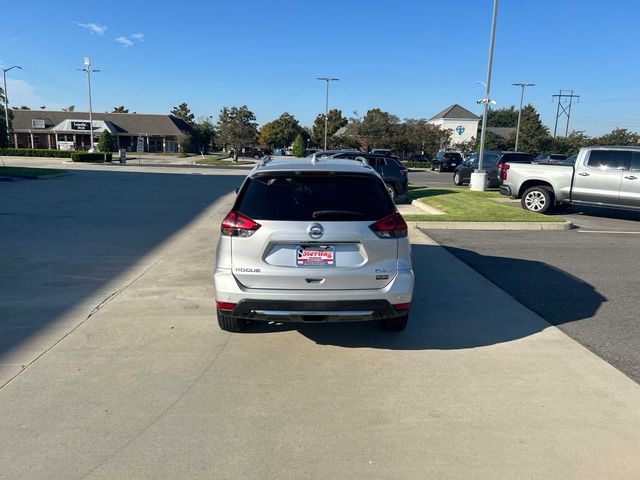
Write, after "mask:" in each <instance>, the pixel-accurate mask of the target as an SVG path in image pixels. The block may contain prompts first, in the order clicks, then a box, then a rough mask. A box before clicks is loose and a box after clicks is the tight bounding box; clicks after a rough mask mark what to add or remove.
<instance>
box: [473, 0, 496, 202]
mask: <svg viewBox="0 0 640 480" xmlns="http://www.w3.org/2000/svg"><path fill="white" fill-rule="evenodd" d="M497 18H498V0H493V17H492V19H491V41H490V42H489V62H488V65H487V81H486V90H485V95H484V98H483V99H482V100H481V103H483V104H484V112H483V114H482V131H481V132H480V155H479V158H478V169H477V170H476V171H475V172H474V173H472V174H471V182H470V185H469V189H470V190H476V191H481V192H483V191H485V190H486V189H487V173H486V172H485V171H484V170H483V169H482V162H483V160H484V138H485V134H486V133H487V112H488V109H489V102H491V99H490V93H491V68H492V67H493V44H494V41H495V38H496V20H497Z"/></svg>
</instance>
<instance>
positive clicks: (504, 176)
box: [498, 163, 511, 181]
mask: <svg viewBox="0 0 640 480" xmlns="http://www.w3.org/2000/svg"><path fill="white" fill-rule="evenodd" d="M498 168H499V169H500V180H503V181H504V180H506V179H507V170H509V169H510V168H511V165H509V164H508V163H499V164H498Z"/></svg>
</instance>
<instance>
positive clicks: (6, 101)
mask: <svg viewBox="0 0 640 480" xmlns="http://www.w3.org/2000/svg"><path fill="white" fill-rule="evenodd" d="M14 68H18V69H20V70H22V67H21V66H20V65H14V66H13V67H9V68H3V69H2V81H3V83H4V123H5V125H6V127H7V147H9V146H10V145H11V134H10V133H9V94H8V93H7V72H8V71H9V70H13V69H14ZM16 146H17V145H16Z"/></svg>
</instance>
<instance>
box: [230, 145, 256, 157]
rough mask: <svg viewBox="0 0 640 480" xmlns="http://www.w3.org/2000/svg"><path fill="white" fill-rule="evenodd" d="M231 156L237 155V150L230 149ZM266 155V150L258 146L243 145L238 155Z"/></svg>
mask: <svg viewBox="0 0 640 480" xmlns="http://www.w3.org/2000/svg"><path fill="white" fill-rule="evenodd" d="M229 156H230V157H234V156H235V150H234V149H231V150H229ZM263 156H264V152H263V151H262V150H261V149H259V148H257V147H242V148H241V149H240V150H239V151H238V157H249V158H256V159H258V158H261V157H263Z"/></svg>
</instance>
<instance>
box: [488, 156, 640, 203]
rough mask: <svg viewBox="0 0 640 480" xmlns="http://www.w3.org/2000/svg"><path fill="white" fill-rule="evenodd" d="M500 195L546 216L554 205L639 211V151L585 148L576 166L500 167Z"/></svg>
mask: <svg viewBox="0 0 640 480" xmlns="http://www.w3.org/2000/svg"><path fill="white" fill-rule="evenodd" d="M499 167H500V177H501V179H502V186H501V187H500V193H502V194H503V195H508V196H512V197H513V198H519V199H520V203H521V205H522V208H524V209H525V210H530V211H532V212H538V213H547V212H549V211H551V210H552V209H553V207H554V206H557V205H570V204H576V205H592V206H602V207H609V208H621V209H627V210H636V211H640V148H639V147H587V148H582V149H580V151H579V152H578V156H577V158H576V161H575V164H574V165H571V164H546V165H542V164H531V165H520V164H501V165H499Z"/></svg>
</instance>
